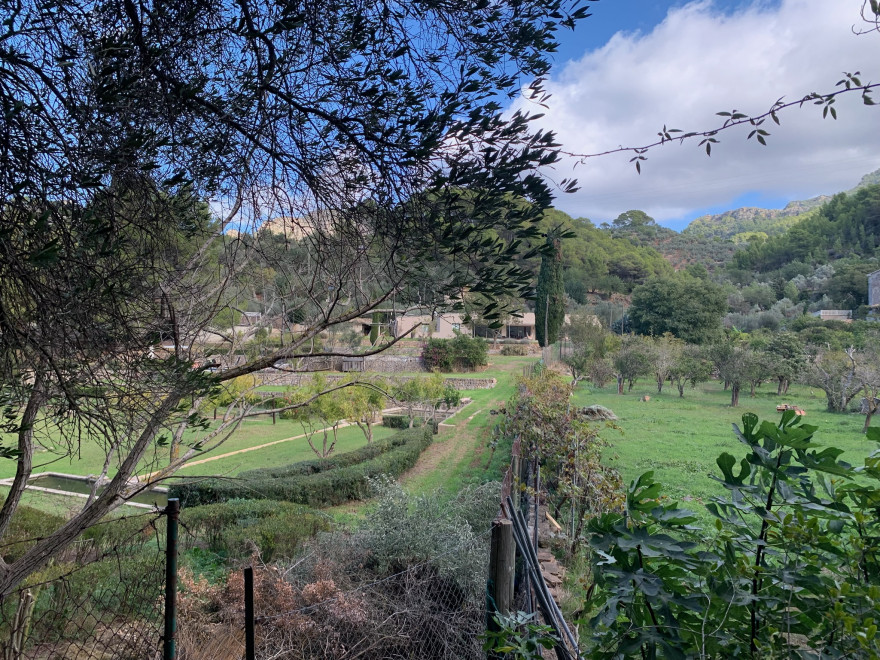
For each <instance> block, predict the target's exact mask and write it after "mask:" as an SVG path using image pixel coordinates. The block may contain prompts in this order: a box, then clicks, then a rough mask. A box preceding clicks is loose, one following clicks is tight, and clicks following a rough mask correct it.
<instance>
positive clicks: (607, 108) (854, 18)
mask: <svg viewBox="0 0 880 660" xmlns="http://www.w3.org/2000/svg"><path fill="white" fill-rule="evenodd" d="M861 6H862V0H833V1H831V2H829V1H828V0H780V1H779V2H778V3H773V4H769V3H767V2H760V1H757V0H756V2H754V3H753V4H752V5H750V6H748V7H746V8H744V9H741V10H739V11H736V12H734V13H725V12H724V11H722V10H721V9H720V8H718V7H716V6H715V5H714V4H713V3H712V2H710V1H709V0H703V1H700V2H692V3H690V4H687V5H685V6H683V7H680V8H676V9H671V10H670V11H669V13H668V14H667V16H666V18H665V20H664V21H662V22H661V23H659V24H658V25H657V26H656V27H655V28H654V29H653V30H652V31H651V32H650V33H640V32H636V33H624V32H619V33H617V34H616V35H614V36H613V37H612V38H611V39H610V40H609V41H608V43H607V44H605V45H604V46H603V47H602V48H599V49H597V50H593V51H590V52H587V53H585V54H584V55H583V57H581V58H580V59H579V60H576V61H571V62H568V63H567V64H565V65H564V66H563V67H562V68H561V69H559V70H558V72H557V73H555V74H554V75H553V76H552V77H551V79H550V80H549V81H548V84H547V89H548V91H550V92H551V94H552V97H551V98H550V100H549V108H546V109H545V108H535V107H533V106H530V104H529V103H528V102H526V101H522V100H521V101H518V102H517V104H516V105H515V106H514V107H517V108H523V109H526V110H529V111H530V112H532V113H535V112H544V113H545V115H544V117H543V118H542V119H540V120H538V122H539V123H540V125H541V126H542V127H544V128H549V129H552V130H554V131H555V132H556V134H557V136H558V138H559V140H560V142H561V143H562V144H563V146H564V148H565V149H566V150H568V151H571V152H575V153H583V154H590V153H596V152H601V151H605V150H607V149H613V148H615V147H618V146H620V145H623V146H639V145H643V144H647V143H650V142H653V141H654V140H655V139H656V137H657V132H658V131H659V130H660V129H661V127H662V126H663V125H664V124H665V125H666V126H668V127H670V128H679V129H683V130H686V131H693V130H705V129H710V128H713V127H715V126H717V125H718V122H719V119H720V118H719V117H717V116H716V115H715V113H716V112H718V111H722V110H727V111H729V110H733V109H737V110H740V111H742V112H746V113H748V114H757V113H759V112H762V111H764V110H766V109H768V108H769V107H770V105H771V104H772V103H773V102H774V101H775V100H776V99H778V98H780V97H783V98H784V100H795V99H798V98H800V97H802V96H803V95H804V94H806V93H808V92H812V91H818V92H825V91H830V90H831V89H833V87H834V84H835V83H836V82H837V81H838V80H840V79H841V78H842V77H843V75H842V73H843V72H844V71H850V72H854V71H856V70H860V71H861V73H862V76H861V78H862V80H863V82H867V81H876V82H880V57H878V56H877V55H878V53H880V35H878V34H877V33H871V34H867V35H862V36H856V35H855V34H853V26H854V25H857V24H858V23H859V21H860V16H859V10H860V8H861ZM588 20H589V19H588ZM585 27H586V28H588V27H589V26H588V25H585ZM877 96H878V97H880V95H877ZM878 101H880V98H878ZM836 105H837V110H838V117H839V119H838V120H837V121H833V120H832V119H831V118H830V117H829V118H828V119H826V120H823V119H822V114H821V108H816V107H812V106H810V107H804V108H801V109H792V110H789V111H787V112H785V113H784V114H781V115H780V119H781V120H782V125H781V126H775V125H771V126H768V130H770V132H771V136H770V137H769V138H768V146H767V147H762V146H760V145H759V144H757V143H756V142H755V141H754V139H752V140H748V141H746V139H745V137H746V134H747V132H748V131H745V132H744V131H741V130H739V129H733V130H732V131H729V132H727V133H726V134H721V135H719V136H718V138H719V139H720V140H721V144H719V145H718V146H717V147H715V148H714V149H713V154H712V156H711V158H708V157H706V155H705V153H704V152H703V151H701V150H700V149H699V148H698V147H697V142H691V143H685V144H681V145H680V144H677V143H674V144H667V145H666V146H663V147H662V148H657V149H654V150H652V151H651V152H649V153H648V154H647V155H648V161H647V162H646V163H645V164H644V167H643V169H642V174H641V175H638V174H637V173H636V172H635V169H634V167H633V165H632V164H630V163H629V162H628V161H629V158H630V157H631V155H632V154H629V155H612V156H603V157H599V158H591V159H588V160H587V161H586V163H577V164H576V163H575V161H573V160H571V159H567V160H566V161H564V162H563V163H562V164H559V165H557V166H556V167H555V169H554V170H553V171H551V172H549V173H548V175H549V176H550V177H551V178H553V179H562V178H565V177H567V176H571V175H572V174H573V175H574V176H575V177H576V178H577V179H578V180H579V182H580V185H581V190H580V191H579V192H578V193H575V194H574V195H561V196H560V197H559V198H558V199H557V206H559V207H560V208H562V209H564V210H566V211H568V212H569V213H572V214H574V215H580V216H585V217H589V218H591V219H592V220H594V221H595V222H601V221H604V220H608V219H612V218H614V217H616V216H617V215H618V214H619V213H621V212H622V211H625V210H628V209H642V210H644V211H646V212H647V213H649V214H650V215H652V216H653V217H655V218H656V219H658V220H659V221H663V222H664V223H665V224H670V225H671V226H677V228H680V226H681V224H682V223H681V219H682V218H684V217H689V216H692V215H693V214H694V212H695V210H697V209H705V208H707V207H711V206H718V205H725V204H730V203H733V202H734V201H735V200H736V199H738V198H741V197H742V196H743V195H745V194H747V193H752V194H762V195H766V196H771V197H774V198H786V199H803V198H806V197H811V196H814V195H817V194H827V193H833V192H835V191H838V190H842V189H846V188H849V187H851V186H852V185H854V184H855V183H856V182H857V181H858V180H859V178H860V176H861V175H862V174H865V173H867V172H868V171H871V170H874V169H876V168H878V167H880V131H878V130H877V128H878V127H880V106H877V107H868V106H864V105H863V104H862V102H861V99H860V98H858V97H857V96H856V95H853V97H852V98H841V99H840V100H839V101H838V102H837V104H836ZM676 221H678V222H676Z"/></svg>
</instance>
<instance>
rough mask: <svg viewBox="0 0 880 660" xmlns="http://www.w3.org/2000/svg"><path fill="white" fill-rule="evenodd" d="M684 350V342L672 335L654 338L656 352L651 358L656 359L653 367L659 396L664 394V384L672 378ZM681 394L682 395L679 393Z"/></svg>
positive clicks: (653, 352) (654, 351)
mask: <svg viewBox="0 0 880 660" xmlns="http://www.w3.org/2000/svg"><path fill="white" fill-rule="evenodd" d="M683 350H684V342H682V341H681V340H680V339H676V338H675V337H673V336H672V335H670V334H665V335H663V336H662V337H655V338H654V350H653V351H652V353H651V356H652V357H653V358H654V360H653V364H652V367H653V369H654V376H655V377H656V379H657V394H661V393H662V392H663V384H664V383H665V382H666V381H667V380H669V379H670V378H672V374H673V372H674V370H675V367H676V365H677V364H678V362H679V356H680V355H681V353H682V351H683ZM679 394H681V393H680V392H679Z"/></svg>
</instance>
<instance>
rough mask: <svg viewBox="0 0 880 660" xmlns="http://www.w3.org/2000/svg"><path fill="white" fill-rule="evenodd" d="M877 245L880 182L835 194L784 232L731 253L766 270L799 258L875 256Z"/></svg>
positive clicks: (749, 266) (745, 265)
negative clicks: (849, 192) (847, 192)
mask: <svg viewBox="0 0 880 660" xmlns="http://www.w3.org/2000/svg"><path fill="white" fill-rule="evenodd" d="M878 247H880V184H871V185H867V186H862V187H861V188H859V189H858V190H857V191H856V192H855V193H853V194H846V193H841V194H838V195H835V196H834V197H833V198H832V199H831V201H830V202H828V203H827V204H825V205H824V206H822V207H821V208H819V209H817V210H816V211H815V212H814V213H812V214H809V215H808V216H806V217H804V218H803V219H802V220H801V221H800V222H798V223H797V224H796V225H794V226H793V227H791V228H790V229H789V230H788V231H787V232H786V233H785V234H782V235H779V236H773V237H771V238H768V239H767V240H764V241H753V242H752V243H751V244H750V245H749V246H748V247H746V248H745V249H743V250H740V251H739V252H737V253H736V254H735V256H734V262H735V265H736V266H737V267H738V268H741V269H743V270H752V271H758V272H767V271H770V270H774V269H777V268H781V267H782V266H784V265H785V264H788V263H791V262H794V261H800V262H811V263H820V264H821V263H829V262H831V261H836V260H840V259H845V258H855V259H865V258H871V257H874V256H875V255H876V254H877V249H878Z"/></svg>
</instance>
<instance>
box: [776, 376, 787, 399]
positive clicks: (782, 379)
mask: <svg viewBox="0 0 880 660" xmlns="http://www.w3.org/2000/svg"><path fill="white" fill-rule="evenodd" d="M784 385H785V378H780V379H779V387H777V388H776V396H779V395H780V394H782V393H783V392H784V389H783V386H784Z"/></svg>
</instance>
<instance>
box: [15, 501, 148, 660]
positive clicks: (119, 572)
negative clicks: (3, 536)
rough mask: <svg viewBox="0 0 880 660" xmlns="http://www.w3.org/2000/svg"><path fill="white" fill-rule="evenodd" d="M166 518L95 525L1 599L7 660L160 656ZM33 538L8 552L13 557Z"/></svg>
mask: <svg viewBox="0 0 880 660" xmlns="http://www.w3.org/2000/svg"><path fill="white" fill-rule="evenodd" d="M164 527H165V525H164V520H163V519H161V517H160V515H159V514H157V513H156V512H149V513H145V514H139V515H133V516H125V517H121V518H117V519H114V520H110V521H106V522H103V523H100V524H98V525H96V526H95V527H93V528H91V529H90V530H88V531H87V532H86V534H85V535H84V536H85V538H83V539H82V540H80V541H77V542H76V543H75V544H73V545H72V546H71V547H70V548H69V549H67V550H66V551H65V552H64V553H63V554H62V555H61V556H59V557H58V558H57V559H55V560H54V561H53V562H52V563H51V564H50V565H49V566H47V567H46V568H44V569H42V570H40V571H38V572H36V573H34V574H32V575H31V576H30V577H29V578H28V580H27V582H26V583H25V584H23V585H22V586H21V587H20V588H19V589H18V590H17V591H15V592H14V593H12V594H10V595H9V596H7V597H6V598H4V599H2V602H0V659H2V660H110V659H111V658H113V659H115V660H151V659H154V658H157V657H160V653H161V635H162V621H163V618H162V617H163V604H162V596H163V593H164V581H165V576H164V571H165V548H164V546H165V541H164ZM36 540H38V539H29V540H28V541H22V542H18V543H16V544H15V545H14V546H12V547H6V548H4V549H3V553H4V556H6V557H7V559H9V558H13V559H14V558H15V557H16V556H20V555H21V554H23V552H24V551H25V550H26V548H27V547H28V546H29V544H30V543H32V542H34V541H36Z"/></svg>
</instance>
